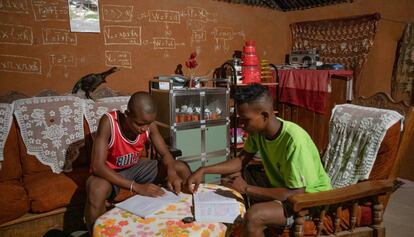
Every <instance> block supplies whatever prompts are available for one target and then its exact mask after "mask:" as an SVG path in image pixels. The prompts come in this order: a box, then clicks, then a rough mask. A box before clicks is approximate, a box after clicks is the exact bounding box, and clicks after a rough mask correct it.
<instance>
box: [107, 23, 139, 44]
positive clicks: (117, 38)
mask: <svg viewBox="0 0 414 237" xmlns="http://www.w3.org/2000/svg"><path fill="white" fill-rule="evenodd" d="M104 37H105V45H112V44H131V45H141V27H140V26H105V28H104Z"/></svg>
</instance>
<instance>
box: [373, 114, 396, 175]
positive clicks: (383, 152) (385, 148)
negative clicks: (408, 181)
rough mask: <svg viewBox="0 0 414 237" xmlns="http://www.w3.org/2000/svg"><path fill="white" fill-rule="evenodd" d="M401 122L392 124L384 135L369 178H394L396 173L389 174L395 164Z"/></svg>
mask: <svg viewBox="0 0 414 237" xmlns="http://www.w3.org/2000/svg"><path fill="white" fill-rule="evenodd" d="M400 134H401V123H400V122H396V123H395V124H394V125H392V126H391V127H390V128H389V129H388V130H387V133H386V134H385V136H384V139H383V140H382V142H381V146H380V148H379V150H378V153H377V158H376V159H375V163H374V166H373V168H372V170H371V173H370V175H369V179H370V180H376V179H388V178H395V177H391V176H393V175H394V176H395V175H396V174H390V170H393V169H392V168H393V166H394V165H398V164H396V162H394V161H395V159H396V158H397V150H398V144H399V141H400Z"/></svg>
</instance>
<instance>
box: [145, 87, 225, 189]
mask: <svg viewBox="0 0 414 237" xmlns="http://www.w3.org/2000/svg"><path fill="white" fill-rule="evenodd" d="M153 82H154V83H155V80H154V81H153ZM150 86H151V85H150ZM150 92H151V94H152V95H153V97H154V99H155V101H156V104H157V107H158V114H157V119H156V121H157V124H158V125H159V126H158V127H159V130H160V132H161V134H162V136H163V137H164V139H165V140H166V142H167V143H168V144H169V145H170V146H171V147H173V148H176V149H179V150H181V151H182V155H181V156H179V157H177V159H178V160H182V161H185V162H186V163H187V164H188V165H189V166H190V169H191V171H195V170H196V169H197V168H199V167H201V166H206V165H212V164H216V163H219V162H222V161H225V160H226V159H228V157H229V154H230V150H229V144H230V141H229V123H230V120H229V115H228V111H229V105H228V100H229V89H228V88H220V87H214V88H197V89H196V88H176V89H168V90H160V89H155V88H154V87H153V86H151V90H150ZM219 181H220V175H215V174H209V175H205V182H209V183H218V182H219Z"/></svg>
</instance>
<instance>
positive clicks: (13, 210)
mask: <svg viewBox="0 0 414 237" xmlns="http://www.w3.org/2000/svg"><path fill="white" fill-rule="evenodd" d="M0 193H1V198H0V224H1V223H4V222H7V221H10V220H13V219H16V218H18V217H20V216H22V215H24V214H25V213H27V212H28V211H29V197H28V196H27V193H26V191H25V190H24V188H23V186H22V185H20V184H19V182H17V181H5V182H1V183H0Z"/></svg>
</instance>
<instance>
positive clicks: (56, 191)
mask: <svg viewBox="0 0 414 237" xmlns="http://www.w3.org/2000/svg"><path fill="white" fill-rule="evenodd" d="M72 172H73V173H72ZM72 172H71V174H70V175H71V176H68V175H67V174H65V173H60V174H55V173H52V172H42V173H37V174H32V175H27V176H25V177H24V187H25V188H26V190H27V193H28V196H29V198H30V209H31V211H32V212H34V213H42V212H47V211H50V210H53V209H56V208H59V207H64V206H68V205H69V204H70V205H75V204H78V203H80V202H83V201H84V197H85V194H84V193H85V191H84V190H85V188H84V183H85V180H86V177H87V176H88V172H87V168H85V169H81V170H78V169H76V170H74V171H72ZM71 177H72V178H71ZM75 177H76V178H75Z"/></svg>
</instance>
